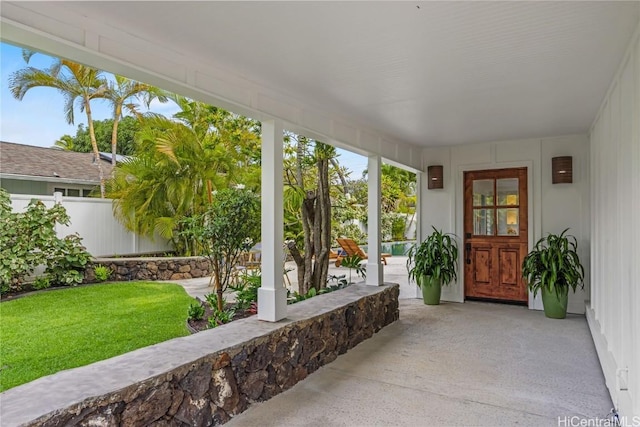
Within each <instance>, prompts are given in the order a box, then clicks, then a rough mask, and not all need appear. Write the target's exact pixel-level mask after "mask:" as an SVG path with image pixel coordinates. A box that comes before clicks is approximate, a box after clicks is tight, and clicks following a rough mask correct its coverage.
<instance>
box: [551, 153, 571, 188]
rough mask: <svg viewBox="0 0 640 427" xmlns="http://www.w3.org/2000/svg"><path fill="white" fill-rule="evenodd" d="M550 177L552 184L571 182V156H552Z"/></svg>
mask: <svg viewBox="0 0 640 427" xmlns="http://www.w3.org/2000/svg"><path fill="white" fill-rule="evenodd" d="M551 177H552V182H553V183H554V184H571V183H572V182H573V157H571V156H563V157H554V158H552V159H551Z"/></svg>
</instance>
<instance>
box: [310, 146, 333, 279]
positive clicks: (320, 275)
mask: <svg viewBox="0 0 640 427" xmlns="http://www.w3.org/2000/svg"><path fill="white" fill-rule="evenodd" d="M317 166H318V199H317V203H316V204H317V205H318V208H319V209H318V211H319V213H320V215H316V218H317V217H319V218H317V219H316V223H317V227H316V232H317V233H318V244H317V246H316V262H315V266H314V268H315V270H316V271H317V278H316V280H317V281H316V284H317V286H318V288H317V289H322V288H325V287H326V286H327V276H328V275H329V252H330V250H331V197H330V195H329V160H328V159H326V158H320V159H319V160H318V164H317Z"/></svg>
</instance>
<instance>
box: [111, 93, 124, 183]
mask: <svg viewBox="0 0 640 427" xmlns="http://www.w3.org/2000/svg"><path fill="white" fill-rule="evenodd" d="M120 116H122V105H120V104H116V105H115V107H114V109H113V130H112V131H111V165H112V166H113V167H114V172H115V166H116V154H117V149H118V124H119V123H120Z"/></svg>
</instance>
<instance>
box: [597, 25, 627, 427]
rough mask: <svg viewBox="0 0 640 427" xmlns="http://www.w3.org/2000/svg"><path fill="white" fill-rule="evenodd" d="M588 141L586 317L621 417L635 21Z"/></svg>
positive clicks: (624, 381) (624, 401) (624, 377)
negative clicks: (589, 283) (589, 214)
mask: <svg viewBox="0 0 640 427" xmlns="http://www.w3.org/2000/svg"><path fill="white" fill-rule="evenodd" d="M590 141H591V210H592V215H593V220H592V221H591V234H592V245H591V259H592V262H591V276H592V279H591V281H592V286H591V295H590V297H591V299H590V301H589V303H588V305H587V319H588V321H589V327H590V328H591V333H592V335H593V337H594V342H595V345H596V348H597V350H598V356H599V357H600V362H601V364H602V368H603V371H604V374H605V378H606V382H607V387H608V388H609V390H610V392H611V397H612V399H613V403H614V405H615V406H616V407H618V408H619V410H620V414H621V415H622V416H626V417H632V416H637V417H640V25H639V26H638V28H637V30H636V33H635V36H634V37H633V38H632V40H631V43H630V45H629V49H628V51H627V54H626V55H625V57H624V60H623V61H622V63H621V64H620V68H619V70H618V73H617V74H616V76H615V78H614V80H613V82H612V83H611V86H610V88H609V91H608V93H607V95H606V97H605V99H604V101H603V103H602V106H601V108H600V111H599V113H598V115H597V117H596V118H595V120H594V122H593V125H592V128H591V134H590ZM631 420H632V419H631V418H627V421H629V422H631ZM636 420H640V418H637V419H636ZM636 422H638V421H636Z"/></svg>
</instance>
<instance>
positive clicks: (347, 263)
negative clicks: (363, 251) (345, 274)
mask: <svg viewBox="0 0 640 427" xmlns="http://www.w3.org/2000/svg"><path fill="white" fill-rule="evenodd" d="M362 261H363V258H361V257H360V256H358V255H349V256H346V257H344V258H342V262H341V263H340V267H347V268H348V269H349V283H353V282H352V281H351V270H356V274H357V275H358V276H360V277H362V278H363V279H364V278H366V277H367V269H366V267H365V265H364V264H362Z"/></svg>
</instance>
